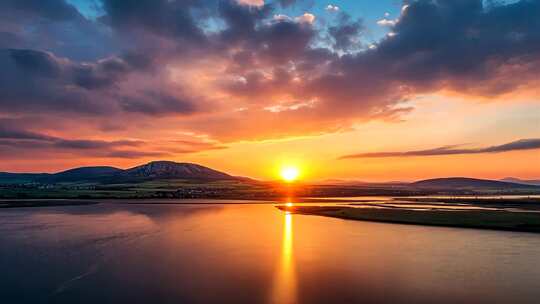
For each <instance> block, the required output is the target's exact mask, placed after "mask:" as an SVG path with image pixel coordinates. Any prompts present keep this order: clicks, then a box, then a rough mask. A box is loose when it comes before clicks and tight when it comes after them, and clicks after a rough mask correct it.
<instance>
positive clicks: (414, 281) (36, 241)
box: [0, 200, 540, 303]
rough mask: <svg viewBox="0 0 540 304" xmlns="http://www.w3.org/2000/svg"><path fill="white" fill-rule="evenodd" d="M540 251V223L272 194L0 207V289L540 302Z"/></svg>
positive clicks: (58, 294) (85, 295)
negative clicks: (472, 220) (391, 219)
mask: <svg viewBox="0 0 540 304" xmlns="http://www.w3.org/2000/svg"><path fill="white" fill-rule="evenodd" d="M200 202H206V203H211V202H212V201H208V200H204V201H200ZM539 262H540V235H539V234H532V233H517V232H499V231H487V230H475V229H458V228H441V227H426V226H413V225H396V224H385V223H372V222H360V221H346V220H341V219H334V218H325V217H319V216H307V215H296V214H295V215H290V214H284V213H282V212H281V211H279V210H277V209H276V208H274V207H273V206H272V205H260V204H259V205H245V204H244V205H220V204H216V205H190V204H186V205H126V204H99V205H91V206H68V207H65V206H64V207H48V208H20V209H3V210H0V271H1V272H0V302H1V303H128V302H130V303H403V302H407V303H538V299H539V298H540V266H539Z"/></svg>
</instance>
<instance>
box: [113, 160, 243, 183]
mask: <svg viewBox="0 0 540 304" xmlns="http://www.w3.org/2000/svg"><path fill="white" fill-rule="evenodd" d="M121 175H122V176H124V177H131V178H144V179H153V178H177V179H201V180H220V179H221V180H223V179H235V177H233V176H231V175H229V174H227V173H223V172H220V171H217V170H214V169H210V168H208V167H204V166H201V165H197V164H192V163H176V162H172V161H153V162H150V163H148V164H145V165H141V166H137V167H134V168H131V169H127V170H124V171H123V172H122V173H121Z"/></svg>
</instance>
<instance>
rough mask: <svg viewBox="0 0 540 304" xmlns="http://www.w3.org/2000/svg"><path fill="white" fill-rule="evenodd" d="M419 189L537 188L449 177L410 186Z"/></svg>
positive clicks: (419, 182) (427, 180) (423, 181)
mask: <svg viewBox="0 0 540 304" xmlns="http://www.w3.org/2000/svg"><path fill="white" fill-rule="evenodd" d="M409 185H410V186H413V187H418V188H446V189H460V188H492V189H512V188H529V187H536V186H533V185H523V184H516V183H509V182H501V181H496V180H489V179H477V178H468V177H449V178H433V179H426V180H421V181H418V182H414V183H411V184H409Z"/></svg>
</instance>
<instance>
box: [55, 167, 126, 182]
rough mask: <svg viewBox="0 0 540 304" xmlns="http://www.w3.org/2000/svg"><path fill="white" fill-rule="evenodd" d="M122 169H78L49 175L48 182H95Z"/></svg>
mask: <svg viewBox="0 0 540 304" xmlns="http://www.w3.org/2000/svg"><path fill="white" fill-rule="evenodd" d="M122 171H123V170H122V169H118V168H115V167H108V166H97V167H79V168H74V169H69V170H66V171H62V172H58V173H55V174H51V175H49V176H48V177H47V178H46V179H47V181H49V182H74V181H84V180H88V181H90V180H96V179H100V178H103V177H110V176H111V175H114V174H118V173H120V172H122Z"/></svg>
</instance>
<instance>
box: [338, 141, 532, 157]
mask: <svg viewBox="0 0 540 304" xmlns="http://www.w3.org/2000/svg"><path fill="white" fill-rule="evenodd" d="M459 147H460V145H452V146H444V147H439V148H434V149H428V150H415V151H403V152H371V153H359V154H350V155H344V156H341V157H340V158H339V159H352V158H381V157H413V156H440V155H456V154H480V153H503V152H510V151H520V150H533V149H540V138H531V139H520V140H517V141H513V142H510V143H507V144H503V145H498V146H490V147H485V148H470V149H467V148H459Z"/></svg>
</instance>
